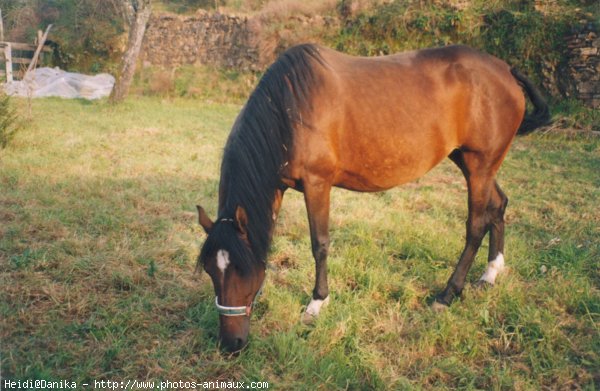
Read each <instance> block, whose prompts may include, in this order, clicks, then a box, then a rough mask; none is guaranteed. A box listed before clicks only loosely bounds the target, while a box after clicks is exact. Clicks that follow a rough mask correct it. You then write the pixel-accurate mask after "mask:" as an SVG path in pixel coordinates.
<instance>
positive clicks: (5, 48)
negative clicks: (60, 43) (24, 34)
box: [0, 41, 52, 82]
mask: <svg viewBox="0 0 600 391" xmlns="http://www.w3.org/2000/svg"><path fill="white" fill-rule="evenodd" d="M37 48H38V45H30V44H27V43H20V42H1V41H0V80H6V81H7V82H11V81H13V80H14V79H15V78H17V79H21V78H22V77H23V76H24V75H25V72H26V71H27V68H28V67H27V66H28V65H30V64H31V61H32V57H34V54H35V52H36V49H37ZM41 51H42V52H52V49H51V48H50V47H49V46H44V47H43V48H42V49H41ZM2 65H4V66H2Z"/></svg>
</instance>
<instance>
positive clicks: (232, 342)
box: [221, 335, 248, 353]
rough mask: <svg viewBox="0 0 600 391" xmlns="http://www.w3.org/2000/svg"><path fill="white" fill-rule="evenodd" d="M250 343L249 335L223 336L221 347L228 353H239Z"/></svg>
mask: <svg viewBox="0 0 600 391" xmlns="http://www.w3.org/2000/svg"><path fill="white" fill-rule="evenodd" d="M247 344H248V335H246V336H241V335H231V336H222V337H221V349H223V350H225V351H226V352H228V353H238V352H240V351H241V350H242V349H244V347H245V346H246V345H247Z"/></svg>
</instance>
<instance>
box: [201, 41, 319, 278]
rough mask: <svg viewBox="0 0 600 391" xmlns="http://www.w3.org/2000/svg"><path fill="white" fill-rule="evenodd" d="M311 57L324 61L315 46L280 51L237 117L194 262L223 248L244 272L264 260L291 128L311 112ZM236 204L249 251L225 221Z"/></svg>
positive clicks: (288, 152) (313, 81)
mask: <svg viewBox="0 0 600 391" xmlns="http://www.w3.org/2000/svg"><path fill="white" fill-rule="evenodd" d="M315 61H316V62H317V63H319V64H323V59H322V57H321V55H320V53H319V49H318V48H317V47H316V46H314V45H300V46H296V47H293V48H291V49H289V50H288V51H286V52H285V53H283V54H282V55H281V56H280V57H279V58H278V59H277V61H276V62H275V63H274V64H272V65H271V66H270V67H269V69H268V70H267V71H266V73H265V74H264V76H263V77H262V79H261V80H260V82H259V84H258V86H257V87H256V89H255V90H254V92H253V93H252V95H251V96H250V98H249V99H248V102H247V103H246V105H245V106H244V108H243V109H242V111H241V113H240V114H239V115H238V118H237V119H236V121H235V124H234V126H233V129H232V131H231V134H230V135H229V139H228V140H227V144H226V145H225V151H224V155H223V162H222V164H221V180H220V185H219V212H218V218H217V221H216V223H215V225H214V226H213V228H212V230H211V232H210V235H209V236H208V238H207V240H206V242H205V244H204V246H203V248H202V252H201V254H200V257H199V262H200V259H206V257H207V256H210V255H214V254H215V253H216V252H217V251H218V250H221V249H223V250H227V251H228V252H229V254H230V261H231V263H232V264H234V266H236V267H237V269H238V270H240V272H241V273H242V274H244V273H246V272H248V271H249V270H252V265H253V264H254V263H257V262H264V261H265V260H266V257H267V252H268V249H269V245H270V232H271V229H272V227H273V224H274V221H273V210H272V205H273V201H274V196H275V192H276V190H277V189H278V188H279V187H280V186H281V176H280V171H281V169H282V168H283V166H284V165H285V164H286V162H287V161H288V159H289V158H288V157H289V156H290V155H291V153H292V151H293V148H294V145H293V141H294V137H293V132H294V126H295V124H296V123H303V120H302V116H303V115H304V116H305V117H306V116H307V113H310V111H311V109H312V107H311V98H310V97H311V94H312V93H313V92H314V90H315V88H316V87H317V85H318V81H317V74H316V73H315V72H314V66H315ZM304 125H305V126H307V124H306V123H304ZM238 206H241V207H243V208H244V209H245V210H246V213H247V216H248V226H247V231H248V240H249V242H250V247H251V248H250V249H248V247H247V246H246V245H244V243H243V242H242V240H241V239H240V238H239V236H238V235H237V233H236V227H235V225H234V224H233V223H232V222H231V221H230V219H233V218H234V216H235V210H236V208H237V207H238Z"/></svg>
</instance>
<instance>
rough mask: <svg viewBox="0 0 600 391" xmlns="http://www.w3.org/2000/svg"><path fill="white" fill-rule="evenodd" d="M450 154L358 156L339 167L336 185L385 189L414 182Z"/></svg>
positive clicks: (359, 188) (369, 189)
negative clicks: (430, 155) (426, 157)
mask: <svg viewBox="0 0 600 391" xmlns="http://www.w3.org/2000/svg"><path fill="white" fill-rule="evenodd" d="M446 155H447V154H444V155H441V156H435V157H432V158H431V159H423V158H422V157H421V158H418V157H417V156H413V155H412V154H406V155H404V156H401V157H396V158H389V157H388V158H384V157H381V158H380V159H378V160H369V159H366V160H363V159H360V158H357V159H356V160H354V161H353V162H352V164H347V165H344V166H342V167H340V168H339V171H338V172H339V174H338V175H337V178H336V182H335V186H337V187H341V188H344V189H349V190H355V191H382V190H387V189H391V188H393V187H396V186H398V185H401V184H403V183H407V182H411V181H413V180H415V179H417V178H419V177H421V176H423V175H425V174H426V173H427V172H428V171H429V170H431V169H432V168H433V167H434V166H436V165H437V164H438V163H439V162H440V161H441V160H442V159H443V158H444V157H445V156H446Z"/></svg>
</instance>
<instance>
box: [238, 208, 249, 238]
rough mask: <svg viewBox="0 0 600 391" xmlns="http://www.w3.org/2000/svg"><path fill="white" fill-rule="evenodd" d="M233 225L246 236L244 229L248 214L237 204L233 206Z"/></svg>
mask: <svg viewBox="0 0 600 391" xmlns="http://www.w3.org/2000/svg"><path fill="white" fill-rule="evenodd" d="M235 225H236V227H237V229H238V231H240V234H242V236H244V237H246V236H247V235H248V231H247V230H246V227H247V226H248V215H246V210H245V209H244V208H242V207H241V206H239V205H238V207H237V208H235Z"/></svg>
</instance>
